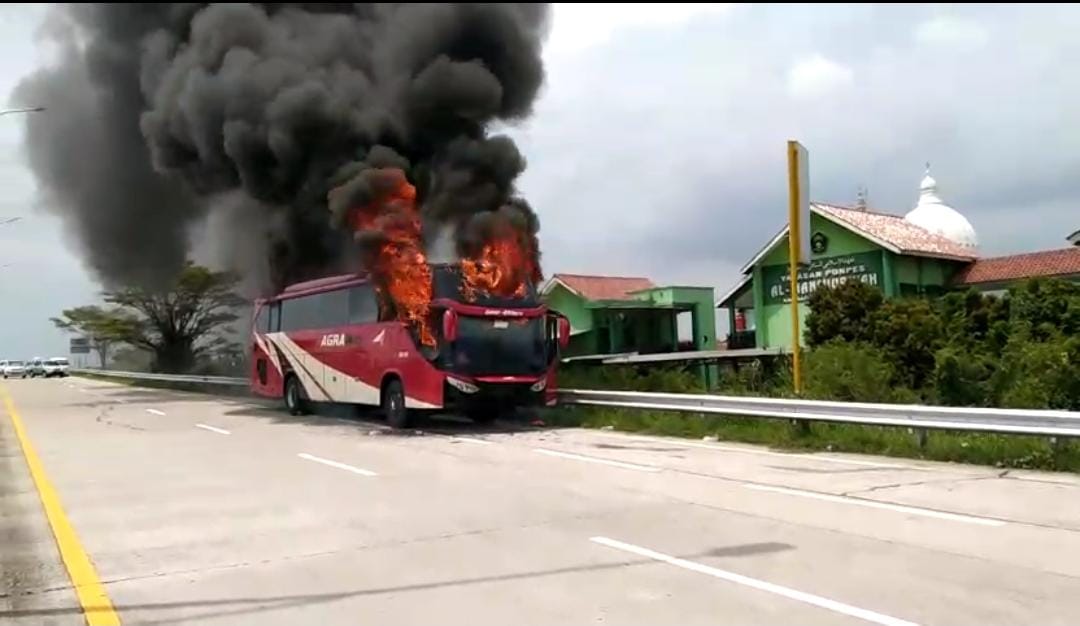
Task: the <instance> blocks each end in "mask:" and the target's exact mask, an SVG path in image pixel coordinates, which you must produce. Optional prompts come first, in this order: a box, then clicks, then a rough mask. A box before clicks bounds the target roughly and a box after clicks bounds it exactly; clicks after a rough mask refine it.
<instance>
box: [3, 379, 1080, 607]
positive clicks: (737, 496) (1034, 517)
mask: <svg viewBox="0 0 1080 626" xmlns="http://www.w3.org/2000/svg"><path fill="white" fill-rule="evenodd" d="M5 387H6V389H7V391H8V393H9V394H10V395H11V396H12V397H13V399H14V403H15V405H16V406H17V408H18V411H19V413H20V414H21V416H22V419H23V421H24V422H25V424H26V428H27V431H28V433H29V437H30V439H32V441H33V443H34V445H35V446H36V448H37V450H38V454H39V456H40V457H41V460H42V463H43V465H44V467H45V468H46V470H47V472H48V474H49V476H50V477H51V479H52V482H53V484H54V485H55V487H56V490H57V491H58V493H59V495H60V497H61V499H62V501H63V505H64V509H65V511H66V513H67V516H68V517H69V518H70V520H71V523H72V525H73V526H74V528H75V529H77V531H78V534H79V537H80V539H81V541H82V545H83V547H84V548H85V550H86V552H87V553H88V554H89V555H90V557H91V559H92V560H93V563H94V565H95V567H96V570H97V573H98V575H99V576H100V578H101V580H103V581H104V584H105V587H106V589H107V591H108V593H109V596H110V597H111V600H112V602H113V604H114V605H115V607H116V610H117V612H118V614H119V616H120V618H121V619H122V620H123V621H124V622H125V623H163V622H169V623H176V622H189V623H220V624H233V623H239V624H247V623H251V624H256V623H258V624H292V623H328V624H335V623H357V622H360V621H367V622H372V621H374V622H387V621H392V622H394V623H431V622H439V623H462V624H464V623H469V624H487V623H491V624H496V623H499V624H504V623H511V622H519V623H525V624H532V623H536V624H550V623H581V622H585V621H590V622H596V621H603V622H606V623H618V624H646V623H673V622H675V621H685V622H688V623H694V624H696V623H701V624H706V623H716V622H718V621H725V622H732V623H779V622H783V623H807V624H846V623H850V624H856V623H863V624H865V623H881V624H903V623H917V624H968V623H971V624H974V623H979V624H1013V623H1042V624H1055V623H1061V624H1064V623H1072V622H1075V615H1077V614H1078V613H1077V611H1078V610H1080V594H1077V593H1076V589H1078V588H1080V563H1077V559H1076V558H1075V555H1076V554H1080V508H1078V507H1080V504H1078V503H1080V497H1078V496H1080V480H1077V479H1076V477H1073V476H1067V475H1056V474H1044V473H1037V472H1008V473H1005V472H1003V471H1002V470H995V469H993V468H980V467H971V466H960V465H950V464H938V463H925V462H920V461H912V460H904V459H887V458H880V457H863V456H854V455H832V454H829V455H796V454H786V453H778V452H772V451H768V450H764V449H762V448H757V447H750V446H739V445H733V444H723V443H720V444H709V443H704V442H693V441H682V440H674V439H664V438H652V437H640V436H632V435H624V434H619V433H612V432H598V431H584V430H576V429H570V430H559V431H544V430H520V431H514V430H507V431H504V432H485V431H482V430H478V429H476V428H473V427H471V426H455V425H453V424H445V423H440V424H436V425H434V426H432V427H430V428H431V431H435V432H429V431H425V432H424V433H423V434H420V435H417V434H406V435H402V434H393V433H390V432H388V431H386V430H385V429H383V428H381V427H380V425H379V424H373V423H367V422H357V421H354V420H345V419H340V418H333V417H304V418H294V417H291V416H288V415H286V414H284V413H283V412H281V411H279V410H276V409H268V408H266V407H265V406H263V405H260V404H258V403H254V402H250V401H247V400H243V399H225V398H215V397H209V396H200V395H195V394H185V393H178V392H170V391H161V390H149V389H137V388H131V387H125V386H119V385H113V384H110V383H104V382H98V381H87V380H78V379H76V380H68V381H57V380H50V381H43V380H32V381H11V382H8V383H6V384H5ZM3 432H5V431H3V430H0V433H3ZM4 449H5V451H6V457H5V458H6V459H7V463H8V466H14V467H15V468H16V469H18V468H19V467H20V466H19V464H18V463H12V461H13V459H14V460H15V461H18V459H17V458H14V457H13V455H12V453H11V450H10V446H8V447H6V448H4ZM16 474H17V473H15V472H9V475H10V476H15V478H13V479H9V480H8V481H7V482H5V483H3V485H4V486H5V490H4V491H3V492H0V494H9V492H11V491H15V492H17V494H18V495H17V497H15V498H12V497H10V496H7V495H6V496H5V497H3V499H2V500H0V506H3V507H4V508H3V509H0V514H2V515H3V518H2V519H3V520H4V526H3V528H4V529H5V535H4V537H5V538H7V537H19V538H20V539H19V541H18V542H17V544H18V545H20V546H23V547H22V548H20V549H19V551H18V554H19V557H18V558H17V559H10V558H8V559H4V560H3V561H0V562H2V563H3V567H4V568H5V569H4V570H3V571H4V578H3V580H4V581H5V583H4V585H5V587H4V589H3V591H2V592H3V593H4V595H2V596H0V600H2V603H0V622H3V623H6V620H9V619H19V620H22V621H25V622H26V623H41V622H42V621H43V620H44V619H46V618H47V619H53V620H56V621H57V623H78V621H79V619H80V615H81V613H80V609H79V606H78V603H77V602H76V600H75V597H74V594H73V593H72V592H71V591H70V589H69V588H68V587H69V586H65V584H64V583H65V581H64V577H65V576H64V569H63V566H62V564H60V562H59V559H58V557H57V555H56V551H55V548H52V549H51V550H49V549H48V548H50V547H51V546H49V545H48V543H49V542H48V541H47V540H46V539H47V538H48V536H49V535H48V527H47V524H46V523H45V521H44V520H43V519H42V517H41V516H40V511H39V510H35V508H34V507H33V506H30V505H28V504H27V502H28V501H30V502H32V498H31V496H32V495H33V494H32V491H28V489H32V488H28V486H27V483H26V478H25V477H22V478H19V477H18V476H17V475H16ZM12 480H14V481H17V486H16V487H8V486H7V485H8V484H9V483H11V482H12ZM35 513H36V514H35ZM13 529H14V530H13ZM5 545H6V543H5ZM7 552H8V551H7V550H6V549H5V554H6V553H7ZM12 579H17V580H18V581H21V582H16V583H12V582H10V581H11V580H12ZM73 620H74V621H73Z"/></svg>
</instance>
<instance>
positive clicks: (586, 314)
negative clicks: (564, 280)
mask: <svg viewBox="0 0 1080 626" xmlns="http://www.w3.org/2000/svg"><path fill="white" fill-rule="evenodd" d="M543 300H544V302H545V303H546V304H547V305H548V308H550V309H553V310H555V311H558V312H559V313H562V314H563V315H565V316H566V318H567V319H569V320H570V328H571V330H572V331H573V333H574V334H572V335H571V336H570V345H569V346H568V347H567V349H566V350H565V352H564V354H566V355H567V356H579V355H583V354H595V353H596V332H595V331H594V329H593V312H592V311H591V310H589V309H587V308H585V300H584V299H582V298H579V297H578V296H576V295H575V294H574V293H573V292H571V291H570V290H569V289H567V288H566V287H563V286H562V285H560V284H558V283H556V284H555V285H554V286H553V287H552V288H551V291H549V292H548V293H547V295H546V296H544V297H543Z"/></svg>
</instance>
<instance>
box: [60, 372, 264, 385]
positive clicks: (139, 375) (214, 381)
mask: <svg viewBox="0 0 1080 626" xmlns="http://www.w3.org/2000/svg"><path fill="white" fill-rule="evenodd" d="M68 371H70V372H71V373H72V374H88V375H91V376H103V377H106V378H125V379H128V380H160V381H162V382H169V383H198V384H203V385H224V386H229V387H247V386H248V379H246V378H233V377H231V376H194V375H188V374H152V373H150V372H118V371H113V370H98V369H74V368H73V369H70V370H68Z"/></svg>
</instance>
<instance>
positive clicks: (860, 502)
mask: <svg viewBox="0 0 1080 626" xmlns="http://www.w3.org/2000/svg"><path fill="white" fill-rule="evenodd" d="M743 486H744V487H746V488H747V489H754V490H756V491H771V492H773V493H782V494H785V495H789V496H798V497H800V498H813V499H815V500H825V501H826V502H837V503H839V504H854V505H856V506H865V507H868V508H871V509H884V510H886V511H896V512H898V513H910V514H911V515H921V516H923V517H933V518H936V519H943V520H949V521H950V522H963V523H965V524H978V525H979V526H1004V525H1005V522H1003V521H1001V520H997V519H990V518H987V517H974V516H971V515H962V514H960V513H947V512H945V511H935V510H933V509H923V508H919V507H916V506H906V505H903V504H891V503H888V502H876V501H874V500H864V499H862V498H851V497H848V496H835V495H832V494H828V493H818V492H816V491H803V490H802V489H790V488H788V487H773V486H771V485H743Z"/></svg>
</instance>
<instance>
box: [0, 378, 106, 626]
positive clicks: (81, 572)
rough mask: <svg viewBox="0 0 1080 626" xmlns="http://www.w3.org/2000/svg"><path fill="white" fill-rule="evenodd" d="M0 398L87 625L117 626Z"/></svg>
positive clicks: (7, 402) (10, 405) (18, 423)
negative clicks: (13, 429)
mask: <svg viewBox="0 0 1080 626" xmlns="http://www.w3.org/2000/svg"><path fill="white" fill-rule="evenodd" d="M0 396H3V398H4V406H5V407H6V408H7V413H8V415H9V416H11V422H12V423H13V424H14V425H15V436H16V437H18V439H19V445H21V446H22V451H23V456H24V457H26V464H27V466H29V468H30V476H31V477H32V478H33V479H34V485H35V486H36V487H37V491H38V495H39V496H40V497H41V505H42V506H43V507H44V508H45V517H47V518H48V519H49V526H51V527H52V532H53V536H54V537H56V545H57V547H58V548H59V549H60V558H61V559H63V561H64V567H66V568H67V572H68V576H69V577H70V578H71V584H72V585H73V586H74V587H75V594H76V595H77V596H78V597H79V604H80V605H82V610H83V616H84V617H85V618H86V623H87V624H88V626H117V625H119V624H120V616H118V615H117V614H116V610H115V609H114V608H113V605H112V602H111V601H110V600H109V595H108V594H107V593H106V592H105V586H104V585H102V584H101V579H100V578H98V575H97V571H96V570H94V564H93V563H91V562H90V556H89V555H88V554H86V550H83V547H82V544H81V543H80V542H79V537H78V536H77V535H76V534H75V528H74V527H73V526H72V525H71V521H70V520H69V519H68V517H67V515H66V514H65V513H64V507H63V506H61V505H60V496H59V495H57V493H56V489H54V488H53V486H52V482H50V481H49V477H48V475H46V474H45V467H44V466H43V465H42V464H41V459H39V458H38V455H37V452H35V451H34V446H33V445H32V444H31V443H30V437H29V435H27V433H26V427H25V426H23V423H22V419H21V418H20V417H19V413H18V411H16V410H15V403H14V402H13V401H12V400H11V396H10V395H8V392H7V390H6V389H4V388H3V387H0Z"/></svg>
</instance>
